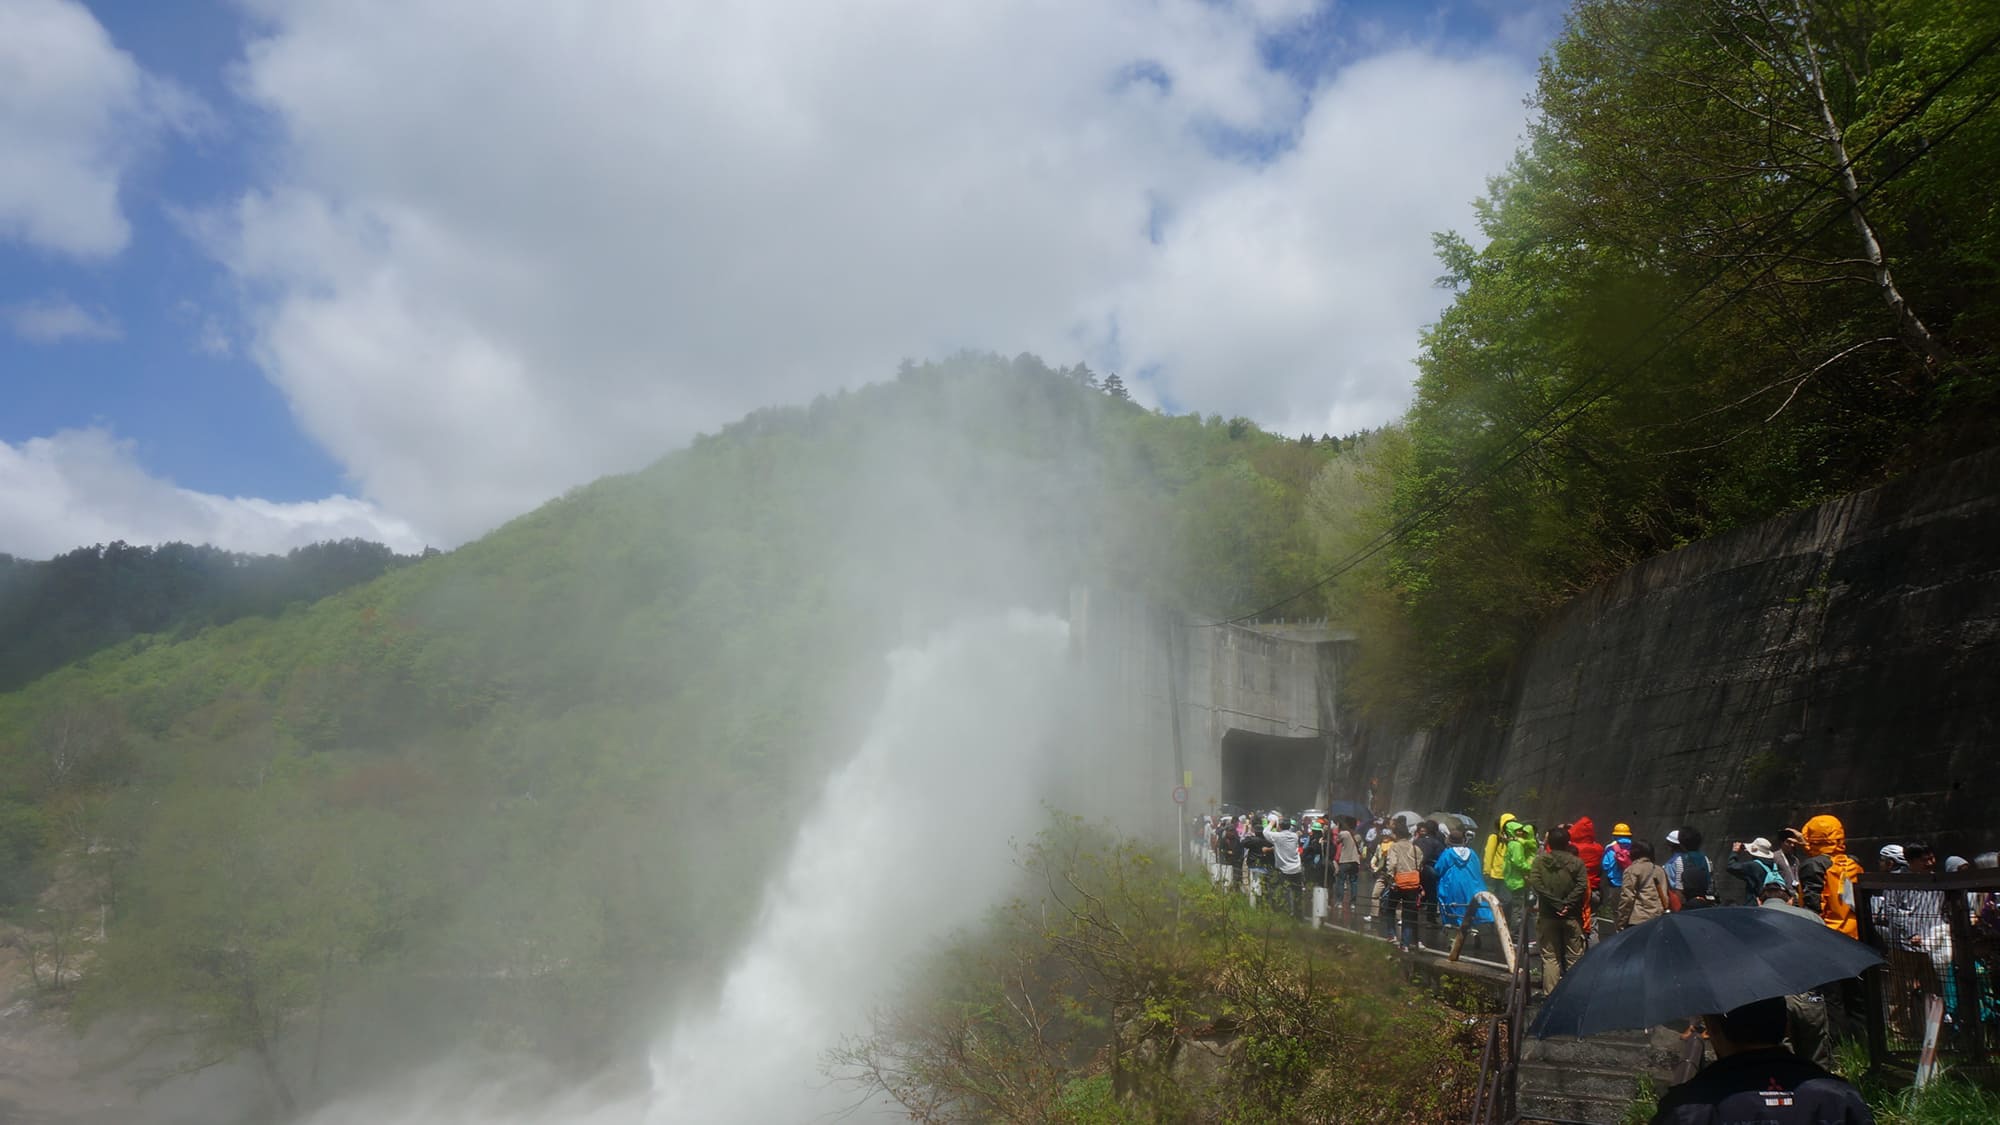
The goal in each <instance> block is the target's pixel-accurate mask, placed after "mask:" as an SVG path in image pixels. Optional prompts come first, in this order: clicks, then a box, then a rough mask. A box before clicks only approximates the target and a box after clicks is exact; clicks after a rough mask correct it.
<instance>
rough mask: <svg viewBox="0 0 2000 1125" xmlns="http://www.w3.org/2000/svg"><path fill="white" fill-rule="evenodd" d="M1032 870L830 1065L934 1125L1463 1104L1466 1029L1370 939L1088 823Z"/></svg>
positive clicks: (1305, 1116) (1026, 857) (1029, 862)
mask: <svg viewBox="0 0 2000 1125" xmlns="http://www.w3.org/2000/svg"><path fill="white" fill-rule="evenodd" d="M1022 869H1023V874H1024V886H1025V887H1026V890H1025V891H1024V893H1023V895H1022V896H1021V897H1020V898H1018V899H1016V900H1014V901H1013V902H1012V903H1010V904H1009V905H1007V906H1006V907H1004V908H1002V909H1000V910H999V911H997V912H996V914H995V916H994V917H993V919H992V920H991V922H990V923H989V925H988V926H987V927H986V928H985V929H983V930H982V931H980V932H977V933H974V934H970V935H966V936H964V937H962V938H961V939H960V940H958V941H957V942H955V943H953V944H952V945H950V946H949V947H947V948H946V949H944V950H943V951H941V952H940V953H939V955H938V956H937V958H936V960H935V963H934V964H933V965H932V966H931V967H930V969H929V971H928V973H927V974H926V975H925V976H923V977H922V978H921V979H920V980H919V981H918V982H916V983H915V984H914V985H913V986H912V987H911V989H910V990H909V992H908V994H907V995H906V996H905V997H904V998H903V1000H902V1002H901V1003H900V1004H898V1005H897V1006H896V1007H894V1008H892V1009H891V1010H889V1011H888V1012H886V1013H885V1014H883V1015H882V1016H881V1017H880V1018H879V1019H878V1022H877V1026H876V1029H875V1033H874V1034H873V1035H872V1036H871V1037H868V1038H866V1039H863V1040H861V1041H858V1042H854V1043H850V1044H849V1045H847V1046H846V1047H845V1048H843V1049H842V1050H840V1051H839V1052H836V1053H835V1055H834V1057H833V1058H832V1059H831V1060H830V1071H831V1073H833V1074H834V1075H835V1076H836V1077H840V1078H844V1079H847V1080H850V1081H853V1082H856V1083H858V1084H859V1085H861V1086H862V1087H863V1088H864V1089H868V1090H870V1091H873V1092H876V1093H879V1094H885V1095H887V1096H889V1097H891V1098H893V1099H894V1100H895V1101H896V1102H898V1104H900V1105H901V1106H902V1107H903V1108H904V1109H905V1110H906V1111H908V1112H909V1113H910V1115H911V1117H912V1119H914V1120H918V1121H925V1122H948V1121H971V1120H1004V1121H1023V1122H1027V1121H1037V1122H1039V1121H1047V1120H1093V1121H1095V1120H1104V1121H1125V1120H1132V1121H1177V1120H1214V1121H1242V1122H1251V1121H1257V1122H1264V1121H1273V1120H1279V1121H1357V1122H1367V1121H1397V1122H1400V1121H1434V1120H1448V1119H1450V1118H1452V1117H1453V1116H1456V1115H1459V1114H1462V1113H1463V1112H1464V1111H1465V1109H1466V1099H1467V1098H1468V1096H1469V1094H1470V1091H1471V1087H1472V1085H1473V1083H1474V1081H1475V1078H1476V1075H1475V1074H1473V1073H1471V1072H1472V1070H1473V1068H1474V1066H1475V1063H1474V1060H1475V1059H1476V1058H1477V1050H1476V1049H1474V1045H1473V1044H1471V1043H1469V1042H1468V1041H1467V1040H1466V1035H1467V1030H1466V1028H1467V1021H1465V1020H1464V1019H1463V1018H1462V1017H1461V1016H1460V1015H1459V1014H1458V1013H1456V1012H1454V1011H1452V1010H1451V1009H1448V1008H1446V1007H1444V1006H1442V1005H1439V1004H1437V1003H1435V1002H1433V1001H1431V1000H1430V999H1429V998H1428V997H1426V996H1424V995H1423V994H1422V993H1420V992H1419V991H1417V990H1416V989H1414V988H1412V987H1411V986H1409V985H1407V984H1405V983H1404V981H1403V979H1402V975H1401V973H1400V972H1399V971H1398V968H1397V966H1396V965H1395V963H1394V962H1393V960H1392V959H1391V958H1390V957H1389V956H1388V955H1387V954H1386V953H1385V952H1383V950H1382V949H1380V948H1379V947H1378V946H1376V945H1375V943H1371V942H1359V943H1354V944H1346V943H1339V944H1335V943H1330V942H1328V941H1326V940H1325V939H1324V938H1323V937H1321V936H1320V935H1318V934H1316V933H1314V932H1312V931H1308V930H1304V929H1301V928H1298V927H1296V926H1294V925H1293V924H1291V923H1290V922H1288V921H1286V920H1284V919H1280V918H1277V917H1276V916H1274V915H1272V914H1271V913H1270V912H1269V911H1259V910H1255V909H1252V908H1250V907H1249V906H1247V905H1246V904H1245V903H1244V901H1243V899H1242V897H1241V896H1240V895H1232V894H1229V893H1226V892H1223V891H1219V890H1217V889H1216V888H1214V887H1212V886H1210V885H1209V884H1208V883H1207V882H1206V881H1205V880H1200V879H1195V880H1188V881H1181V880H1177V879H1176V878H1175V877H1174V876H1173V875H1172V874H1171V872H1170V871H1169V869H1168V865H1165V864H1161V863H1158V862H1156V861H1155V859H1154V858H1153V857H1152V856H1151V855H1149V854H1148V853H1147V852H1145V851H1144V850H1143V849H1141V848H1139V847H1137V846H1136V845H1134V844H1132V843H1131V842H1129V841H1120V840H1116V839H1112V838H1110V837H1107V836H1105V835H1104V834H1102V833H1099V832H1096V831H1094V830H1092V829H1089V828H1087V827H1086V826H1084V825H1083V824H1081V823H1080V822H1077V821H1073V820H1071V821H1061V822H1059V823H1058V824H1057V825H1055V826H1054V827H1053V828H1051V829H1050V830H1049V831H1047V832H1045V833H1044V834H1043V835H1042V836H1041V837H1040V838H1039V839H1038V840H1037V841H1036V842H1035V843H1034V844H1033V845H1031V846H1029V847H1028V848H1026V849H1025V850H1024V852H1023V856H1022ZM967 1044H977V1049H975V1050H967V1049H965V1047H966V1045H967ZM1065 1114H1074V1115H1075V1116H1073V1117H1066V1116H1065Z"/></svg>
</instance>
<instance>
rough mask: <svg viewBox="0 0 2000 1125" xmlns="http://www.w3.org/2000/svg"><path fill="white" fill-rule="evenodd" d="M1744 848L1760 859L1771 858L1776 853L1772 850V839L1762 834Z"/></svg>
mask: <svg viewBox="0 0 2000 1125" xmlns="http://www.w3.org/2000/svg"><path fill="white" fill-rule="evenodd" d="M1743 850H1744V851H1746V852H1749V853H1750V854H1751V855H1754V856H1756V857H1757V858H1758V859H1770V858H1772V857H1773V855H1774V854H1775V853H1773V852H1772V851H1771V841H1769V840H1766V839H1765V838H1764V837H1762V836H1759V837H1757V838H1756V839H1755V840H1752V841H1750V846H1749V847H1747V848H1744V849H1743Z"/></svg>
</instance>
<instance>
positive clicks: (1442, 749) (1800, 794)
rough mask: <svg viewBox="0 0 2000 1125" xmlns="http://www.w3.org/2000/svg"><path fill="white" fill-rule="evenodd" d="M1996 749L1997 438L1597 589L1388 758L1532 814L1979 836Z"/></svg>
mask: <svg viewBox="0 0 2000 1125" xmlns="http://www.w3.org/2000/svg"><path fill="white" fill-rule="evenodd" d="M1996 749H2000V451H1994V452H1989V453H1986V454H1982V455H1980V456H1977V457H1972V458H1968V459H1965V460H1963V461H1958V462H1954V463H1952V464H1950V465H1947V466H1944V467H1942V468H1940V469H1937V470H1934V471H1930V472H1926V473H1922V474H1918V475H1915V476H1912V477H1909V478H1906V479H1904V480H1900V481H1897V482H1894V483H1892V484H1889V485H1887V486H1884V487H1882V488H1878V489H1875V490H1872V491H1869V492H1864V493H1859V494H1856V495H1853V496H1849V497H1846V498H1843V499H1841V500H1838V501H1835V502H1833V503H1830V504H1826V505H1823V506H1821V507H1819V508H1815V509H1812V510H1809V511H1804V512H1799V513H1796V514H1794V515H1791V516H1786V517H1783V518H1780V519H1775V520H1771V521H1769V522H1767V523H1763V524H1759V525H1757V526H1754V527H1749V528H1744V529H1741V530H1739V531H1737V532H1734V533H1731V534H1728V535H1723V536H1719V537H1717V538H1715V539H1712V540H1707V541H1704V542H1702V543H1698V544H1695V545H1693V546H1690V547H1688V548H1686V549H1684V550H1681V551H1677V552H1674V553H1673V554H1670V555H1666V556H1663V557H1660V558H1657V559H1653V560H1651V561H1649V562H1646V563H1644V564H1641V565H1640V566H1637V567H1634V568H1633V569H1632V570H1630V571H1628V572H1626V573H1625V574H1623V575H1620V576H1619V577H1617V578H1616V579H1613V580H1611V581H1609V582H1606V583H1605V584H1603V585H1601V586H1599V587H1597V588H1595V589H1592V590H1590V591H1588V592H1586V593H1585V594H1583V595H1582V596H1580V597H1579V598H1577V599H1576V600H1575V601H1573V602H1572V603H1570V604H1569V605H1568V606H1566V607H1564V609H1563V610H1562V611H1561V612H1560V613H1558V614H1557V615H1556V616H1555V617H1554V618H1553V619H1552V620H1551V621H1550V622H1549V624H1548V625H1547V626H1546V627H1545V628H1544V629H1543V630H1542V631H1541V632H1540V634H1539V636H1538V639H1537V640H1536V641H1535V643H1534V644H1533V645H1532V646H1531V647H1530V649H1529V650H1528V652H1527V653H1526V655H1525V657H1524V659H1523V661H1522V662H1521V664H1520V666H1519V667H1518V668H1517V670H1516V673H1515V676H1514V678H1513V683H1512V684H1511V685H1510V686H1509V688H1508V689H1507V691H1506V692H1505V693H1504V694H1503V696H1502V697H1501V698H1499V699H1497V700H1494V701H1489V703H1487V704H1486V705H1483V706H1479V705H1475V706H1469V707H1468V708H1467V710H1466V713H1465V714H1463V715H1462V716H1460V717H1459V718H1458V719H1457V720H1455V721H1454V722H1453V723H1451V724H1449V725H1447V726H1446V727H1444V728H1441V729H1439V730H1436V731H1431V732H1426V733H1424V734H1422V735H1419V736H1417V737H1416V738H1414V739H1411V740H1409V741H1408V743H1407V744H1406V745H1405V746H1404V748H1403V753H1401V754H1400V755H1398V760H1397V761H1396V762H1395V766H1394V769H1395V774H1396V777H1397V778H1398V781H1399V783H1406V784H1407V785H1409V786H1410V787H1412V792H1411V799H1412V800H1431V799H1436V800H1441V801H1448V800H1449V799H1451V798H1453V797H1456V796H1460V795H1462V794H1463V793H1464V792H1465V791H1466V786H1467V785H1468V784H1470V783H1482V782H1483V783H1493V784H1497V785H1498V787H1499V796H1498V799H1497V801H1495V802H1494V803H1493V804H1492V805H1491V806H1490V807H1489V808H1488V809H1487V810H1484V812H1486V813H1487V814H1488V815H1490V814H1491V813H1494V812H1498V811H1500V810H1501V809H1507V810H1511V811H1514V812H1517V813H1520V814H1522V815H1525V816H1528V817H1530V818H1531V819H1533V820H1535V821H1536V823H1538V824H1545V823H1550V822H1553V821H1557V820H1569V819H1574V818H1575V817H1576V816H1578V815H1580V814H1584V813H1589V814H1590V815H1592V816H1593V817H1595V818H1597V819H1598V821H1599V823H1600V824H1602V823H1605V822H1609V821H1613V820H1627V821H1630V822H1632V824H1633V825H1634V826H1635V828H1636V830H1637V831H1639V832H1640V833H1642V834H1645V835H1648V836H1651V837H1653V838H1654V839H1658V838H1659V837H1660V836H1663V835H1664V834H1665V832H1666V831H1667V829H1668V828H1670V827H1672V826H1674V825H1677V824H1681V823H1694V824H1696V825H1698V826H1699V827H1700V828H1701V829H1702V831H1703V833H1704V834H1705V835H1706V836H1707V837H1708V839H1709V840H1710V841H1711V842H1712V843H1713V844H1715V845H1718V846H1719V845H1720V844H1721V842H1722V841H1723V840H1725V839H1728V838H1737V839H1742V838H1748V837H1751V836H1759V835H1762V836H1769V837H1772V838H1776V836H1777V834H1778V830H1779V828H1781V827H1782V826H1784V825H1788V824H1789V825H1797V824H1799V823H1801V822H1802V821H1803V820H1804V819H1805V818H1806V817H1807V816H1809V815H1811V814H1813V813H1815V812H1823V811H1824V812H1832V813H1835V814H1836V815H1838V816H1840V817H1841V818H1842V819H1843V820H1844V821H1846V823H1847V825H1848V830H1849V834H1850V839H1851V840H1853V841H1854V843H1856V844H1857V845H1859V846H1858V847H1857V848H1856V849H1855V850H1857V851H1860V850H1863V849H1865V850H1866V851H1867V852H1868V853H1870V856H1871V857H1872V853H1873V850H1874V847H1875V846H1876V845H1877V844H1878V843H1879V842H1885V841H1889V840H1909V839H1933V840H1936V841H1937V842H1938V843H1939V845H1940V847H1941V848H1942V849H1943V850H1945V851H1947V852H1958V853H1960V854H1965V855H1968V856H1970V855H1971V854H1973V853H1975V852H1977V851H1981V850H1986V849H1990V848H1994V847H1996V846H2000V753H1996ZM1400 787H1401V784H1399V788H1400ZM1484 819H1486V817H1485V816H1482V820H1484ZM1710 850H1711V851H1712V852H1713V851H1715V850H1717V849H1716V847H1711V848H1710Z"/></svg>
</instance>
